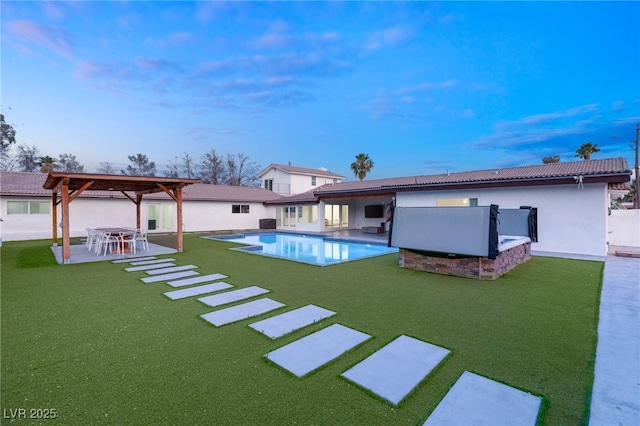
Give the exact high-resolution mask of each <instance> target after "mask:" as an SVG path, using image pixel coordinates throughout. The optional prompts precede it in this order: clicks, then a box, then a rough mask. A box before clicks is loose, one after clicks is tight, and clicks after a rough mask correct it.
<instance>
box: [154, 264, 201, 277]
mask: <svg viewBox="0 0 640 426" xmlns="http://www.w3.org/2000/svg"><path fill="white" fill-rule="evenodd" d="M196 268H197V266H196V265H183V266H173V267H170V268H163V269H152V270H150V271H145V272H146V273H147V274H149V275H160V274H168V273H170V272H180V271H187V270H189V269H196Z"/></svg>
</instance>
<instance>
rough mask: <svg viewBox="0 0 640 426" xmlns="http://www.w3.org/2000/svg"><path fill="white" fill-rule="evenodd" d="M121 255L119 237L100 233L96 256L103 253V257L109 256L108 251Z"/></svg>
mask: <svg viewBox="0 0 640 426" xmlns="http://www.w3.org/2000/svg"><path fill="white" fill-rule="evenodd" d="M114 247H115V252H116V253H119V249H118V237H117V236H115V235H111V234H110V233H108V232H100V235H99V237H98V241H97V244H96V254H100V253H102V255H103V256H106V255H107V250H109V251H110V252H111V253H113V252H114Z"/></svg>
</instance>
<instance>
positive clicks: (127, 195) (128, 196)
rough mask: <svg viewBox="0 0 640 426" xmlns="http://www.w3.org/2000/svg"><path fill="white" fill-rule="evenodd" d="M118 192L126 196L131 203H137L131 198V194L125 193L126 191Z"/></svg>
mask: <svg viewBox="0 0 640 426" xmlns="http://www.w3.org/2000/svg"><path fill="white" fill-rule="evenodd" d="M120 192H121V193H122V195H124V196H125V197H127V198H128V199H129V200H131V202H132V203H133V204H138V203H137V202H136V200H134V199H133V198H131V196H130V195H129V194H127V193H126V192H124V191H120ZM136 197H137V194H136Z"/></svg>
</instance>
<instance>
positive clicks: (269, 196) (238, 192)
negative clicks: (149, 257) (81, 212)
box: [0, 171, 281, 202]
mask: <svg viewBox="0 0 640 426" xmlns="http://www.w3.org/2000/svg"><path fill="white" fill-rule="evenodd" d="M46 179H47V174H45V173H23V172H5V171H3V172H0V194H2V195H3V196H11V195H16V196H27V195H33V196H46V197H50V196H51V190H48V189H44V188H43V185H44V183H45V181H46ZM182 191H183V192H182V195H183V199H184V200H190V201H196V200H199V201H244V202H265V201H270V200H275V199H278V198H281V195H278V194H276V193H274V192H272V191H269V190H267V189H264V188H256V187H245V186H224V185H208V184H204V183H195V184H192V185H188V186H186V187H184V189H183V190H182ZM80 198H125V196H124V195H122V193H120V192H119V191H84V192H83V193H82V194H80ZM144 198H145V199H156V200H157V199H169V196H168V195H167V194H165V193H164V192H159V193H155V194H147V195H145V196H144Z"/></svg>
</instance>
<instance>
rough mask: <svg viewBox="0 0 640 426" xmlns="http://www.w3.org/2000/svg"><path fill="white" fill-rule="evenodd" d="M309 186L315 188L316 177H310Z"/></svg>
mask: <svg viewBox="0 0 640 426" xmlns="http://www.w3.org/2000/svg"><path fill="white" fill-rule="evenodd" d="M311 186H316V177H315V176H311Z"/></svg>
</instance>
